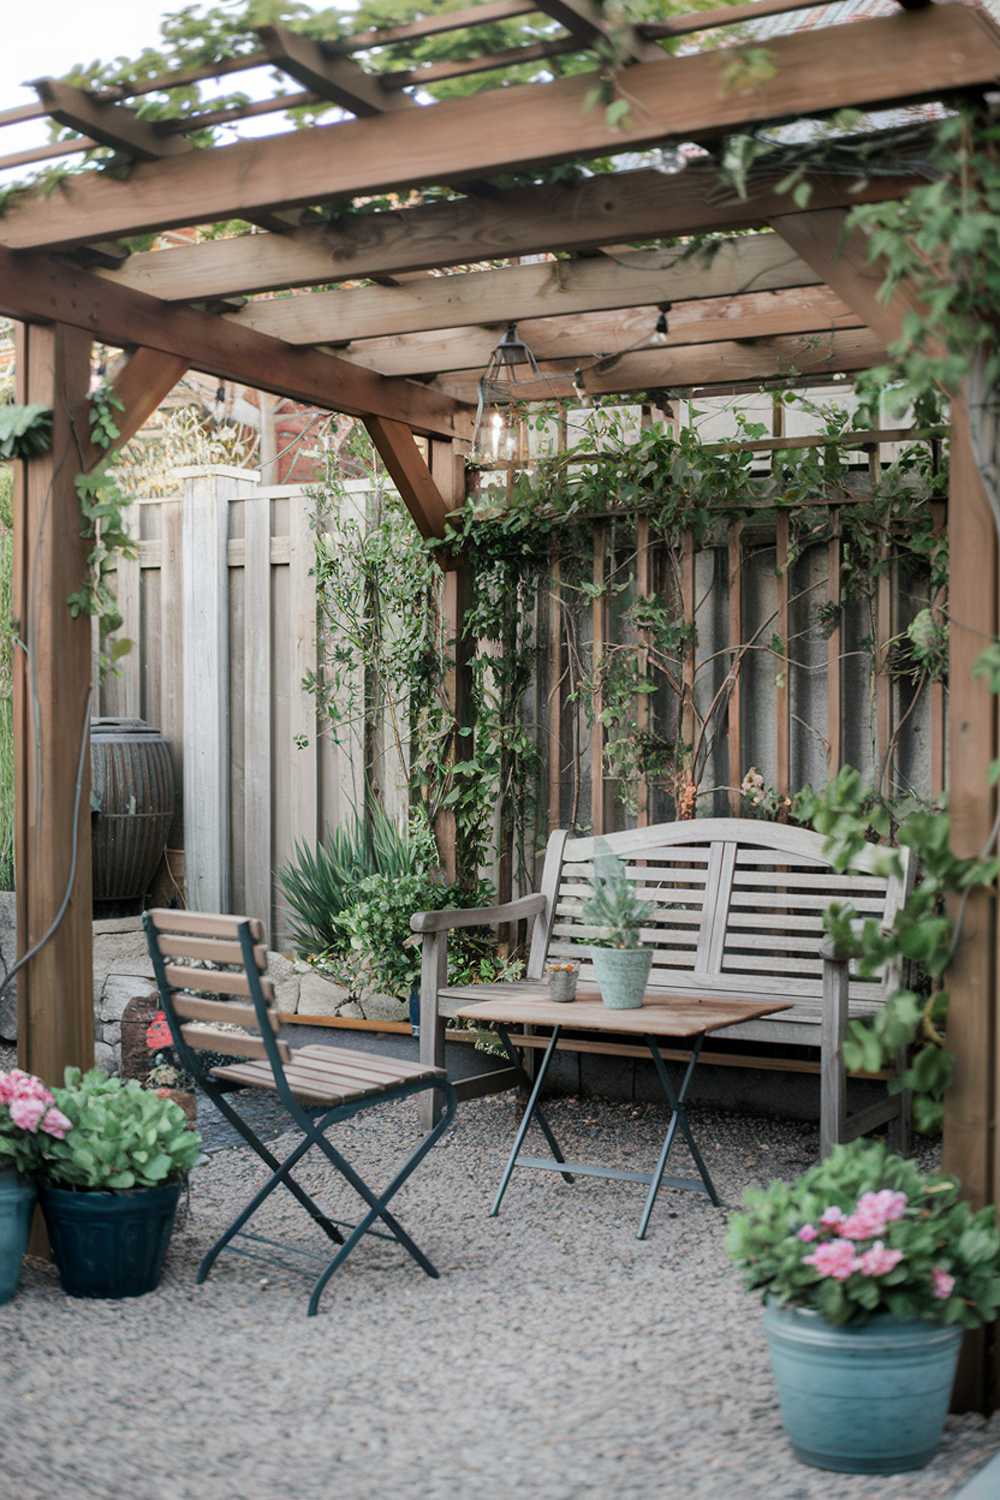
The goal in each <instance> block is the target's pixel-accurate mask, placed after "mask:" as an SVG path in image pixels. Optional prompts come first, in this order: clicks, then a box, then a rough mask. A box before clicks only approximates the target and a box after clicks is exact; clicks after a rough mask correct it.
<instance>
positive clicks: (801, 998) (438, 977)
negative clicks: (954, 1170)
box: [410, 818, 913, 1154]
mask: <svg viewBox="0 0 1000 1500" xmlns="http://www.w3.org/2000/svg"><path fill="white" fill-rule="evenodd" d="M594 842H595V841H594V839H593V838H570V837H569V835H568V834H567V833H566V831H565V830H563V829H560V830H557V831H556V832H555V833H553V834H552V835H551V837H550V839H549V842H548V847H547V849H546V853H545V865H544V869H543V873H542V888H541V891H540V892H539V893H538V894H537V895H533V896H524V897H522V898H521V899H520V900H517V901H512V902H508V903H507V904H506V905H504V906H496V907H489V908H484V909H480V910H468V911H435V912H418V913H417V914H416V915H415V916H414V917H413V918H412V920H411V924H410V925H411V927H412V929H413V931H414V932H418V933H421V934H422V935H423V963H422V978H421V991H420V1048H421V1051H420V1056H421V1061H423V1062H424V1063H426V1064H427V1065H428V1066H432V1067H441V1066H443V1064H444V1032H445V1024H446V1021H447V1019H448V1017H450V1016H454V1015H455V1014H456V1013H457V1012H458V1011H459V1009H460V1008H461V1007H462V1006H463V1005H467V1004H468V1003H469V1002H470V1001H481V1000H488V999H490V998H491V997H493V996H498V997H499V996H502V995H506V996H511V997H512V996H513V995H514V994H515V993H517V992H518V991H520V993H522V994H525V995H527V994H529V993H534V994H536V995H537V993H538V988H539V982H540V981H544V974H545V964H546V962H548V961H550V960H553V959H569V958H573V959H578V960H580V962H581V969H580V977H581V979H584V980H587V979H591V978H592V977H593V967H592V965H591V963H590V956H589V943H590V941H591V940H592V939H593V938H594V937H595V935H596V932H595V929H594V928H591V927H587V926H586V925H585V924H584V922H583V920H582V918H581V916H580V903H581V902H582V900H583V898H584V897H585V895H586V894H587V890H588V886H589V882H590V877H591V873H592V869H593V865H592V860H593V854H594ZM606 842H607V844H608V845H609V846H610V848H611V849H612V850H613V851H614V853H616V854H618V855H619V856H620V857H621V858H622V859H623V860H624V861H625V864H626V868H627V870H628V872H629V876H630V878H632V879H634V880H635V881H636V883H637V885H638V887H639V894H640V895H641V896H642V897H643V898H644V899H647V900H651V901H654V902H656V903H657V906H658V908H659V910H658V911H657V913H656V915H655V917H654V919H653V920H652V922H651V924H650V926H648V927H647V928H644V929H643V931H642V934H641V938H642V941H643V943H648V944H650V945H651V946H652V948H653V964H652V969H651V971H650V978H649V986H650V988H651V989H662V990H663V992H664V993H665V994H669V995H676V996H680V997H684V996H688V997H694V996H698V997H700V998H705V997H708V996H712V997H716V998H720V999H721V998H727V997H732V998H736V997H740V998H743V999H747V1000H760V999H761V998H766V999H775V1000H790V1001H792V1006H791V1009H789V1010H785V1011H783V1012H782V1013H781V1014H780V1015H777V1016H775V1017H774V1018H773V1019H763V1020H757V1021H752V1022H749V1023H744V1024H741V1025H739V1026H734V1027H731V1028H729V1029H727V1030H726V1031H722V1032H718V1033H717V1036H718V1037H726V1038H732V1039H734V1040H735V1039H739V1040H745V1041H753V1042H765V1043H767V1044H768V1046H769V1047H788V1046H803V1045H804V1046H807V1047H816V1048H819V1049H820V1061H821V1067H820V1078H821V1087H820V1130H821V1145H822V1150H823V1152H824V1154H826V1152H828V1151H829V1150H830V1149H831V1148H832V1146H833V1145H834V1144H836V1143H837V1142H838V1141H844V1140H851V1139H853V1138H854V1137H855V1136H857V1135H863V1134H865V1133H866V1132H867V1131H869V1130H873V1129H875V1128H876V1127H877V1126H878V1125H881V1124H885V1123H886V1122H889V1123H891V1125H892V1133H893V1142H894V1145H895V1146H896V1147H897V1149H900V1150H904V1149H906V1148H907V1146H908V1131H909V1109H910V1101H909V1096H908V1095H907V1094H905V1093H900V1094H893V1095H890V1096H889V1098H888V1099H886V1100H885V1101H879V1102H878V1103H876V1104H874V1105H872V1106H871V1107H870V1108H868V1109H866V1110H863V1111H861V1112H860V1113H859V1114H857V1115H855V1116H854V1117H851V1118H849V1117H848V1115H847V1109H846V1075H845V1070H844V1063H843V1040H844V1034H845V1031H846V1028H847V1023H848V1020H849V1019H853V1018H855V1017H859V1016H870V1015H872V1014H874V1013H875V1012H876V1011H877V1010H878V1008H879V1006H881V1005H883V1004H884V1003H885V1001H886V1000H887V998H888V997H889V995H890V994H891V993H892V991H893V990H894V989H895V988H896V986H897V982H898V976H897V975H896V974H894V973H888V972H887V973H883V974H881V975H879V976H877V977H874V978H861V977H860V976H859V975H858V974H857V973H856V972H855V970H854V966H853V965H851V966H848V964H847V963H846V962H843V961H840V960H838V959H836V958H835V957H833V956H832V955H829V956H827V955H826V953H825V952H824V935H823V925H822V917H823V912H824V910H825V909H826V907H827V906H828V905H829V904H830V903H831V902H832V901H841V902H844V903H845V904H846V903H850V904H851V905H853V906H854V907H855V908H856V909H857V911H858V913H859V914H860V916H862V917H864V918H874V920H875V921H877V922H879V923H880V924H882V925H887V924H889V923H891V922H892V920H893V918H894V917H895V914H896V912H897V911H898V910H899V908H900V907H901V906H902V905H903V903H904V901H905V900H906V897H907V894H908V892H909V889H910V886H911V884H912V879H913V866H912V861H911V859H910V854H909V851H908V850H906V849H902V850H899V851H898V852H899V857H900V864H901V870H902V873H901V875H899V876H896V875H890V876H888V877H887V876H886V875H884V874H880V873H879V864H880V855H881V854H884V851H882V850H880V849H879V848H878V847H877V846H875V845H872V846H870V847H866V848H865V849H864V850H862V851H861V853H860V854H859V856H858V859H857V862H856V864H855V866H854V867H853V868H852V870H851V871H850V873H848V874H843V875H842V874H837V873H835V872H834V871H833V869H832V868H831V866H830V862H829V860H828V859H827V858H826V857H825V855H824V852H823V850H824V845H825V839H824V838H823V836H822V835H821V834H818V833H812V832H811V831H809V830H807V829H802V828H790V827H787V826H786V825H784V824H780V823H767V822H763V821H757V820H756V819H746V818H698V819H693V820H691V821H689V822H683V823H663V824H660V825H658V826H656V827H652V828H636V829H631V830H628V831H627V832H624V833H613V834H610V835H608V837H607V841H606ZM522 919H529V920H531V921H532V922H533V929H532V933H531V946H530V953H529V958H528V963H527V970H526V975H525V979H524V980H523V981H521V982H520V983H519V984H514V985H455V986H449V985H448V984H447V983H446V976H447V935H448V931H449V930H452V929H454V928H458V927H476V926H484V925H487V924H490V923H495V922H513V921H520V920H522ZM566 1011H567V1014H566V1020H565V1025H566V1027H571V1026H572V1007H571V1006H567V1007H566ZM517 1077H518V1075H517V1073H516V1072H515V1070H514V1069H510V1068H504V1069H501V1070H498V1071H496V1072H494V1073H487V1074H481V1075H480V1076H479V1077H478V1078H474V1079H466V1080H463V1081H461V1082H458V1083H457V1084H456V1092H457V1093H458V1096H459V1098H474V1097H476V1096H477V1095H480V1094H484V1093H491V1092H494V1091H496V1090H499V1089H504V1088H509V1087H512V1086H513V1085H514V1083H515V1082H516V1081H517Z"/></svg>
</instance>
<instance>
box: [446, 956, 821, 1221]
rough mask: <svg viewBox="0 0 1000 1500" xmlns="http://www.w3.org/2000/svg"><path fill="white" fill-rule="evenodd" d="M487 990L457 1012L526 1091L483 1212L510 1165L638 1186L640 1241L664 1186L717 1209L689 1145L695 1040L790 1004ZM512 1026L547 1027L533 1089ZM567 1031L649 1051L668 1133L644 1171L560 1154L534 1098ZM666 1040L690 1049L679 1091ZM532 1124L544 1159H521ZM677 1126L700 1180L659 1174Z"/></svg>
mask: <svg viewBox="0 0 1000 1500" xmlns="http://www.w3.org/2000/svg"><path fill="white" fill-rule="evenodd" d="M484 988H485V987H484ZM489 988H492V989H493V992H494V993H493V997H492V998H490V999H487V1000H483V1001H480V1002H479V1003H477V1004H476V1005H464V1006H463V1007H462V1009H461V1010H460V1011H459V1012H458V1014H459V1015H460V1016H463V1017H464V1018H465V1019H467V1020H470V1021H493V1022H495V1023H496V1026H497V1030H498V1032H499V1033H500V1037H501V1039H502V1041H503V1044H504V1048H505V1049H506V1052H507V1055H508V1056H509V1058H510V1060H511V1063H512V1065H513V1066H514V1068H516V1069H517V1071H518V1073H519V1074H520V1077H521V1080H522V1082H523V1083H524V1085H525V1087H526V1088H529V1089H530V1093H529V1095H528V1104H527V1108H526V1109H525V1111H524V1115H523V1116H522V1118H521V1123H520V1124H519V1126H518V1127H517V1134H516V1135H515V1136H514V1144H513V1146H512V1147H511V1152H510V1156H509V1157H508V1159H507V1165H506V1167H505V1168H504V1171H503V1176H502V1177H501V1179H500V1186H499V1188H498V1189H497V1195H496V1198H495V1199H494V1202H493V1207H492V1209H491V1210H490V1213H491V1215H496V1214H498V1213H499V1212H500V1205H501V1203H502V1202H503V1197H504V1194H505V1193H506V1191H507V1185H508V1183H509V1182H510V1179H511V1176H512V1174H513V1171H514V1168H515V1167H530V1168H534V1169H536V1170H538V1171H542V1172H558V1173H559V1174H560V1175H561V1176H562V1178H563V1180H564V1181H565V1182H572V1181H573V1179H574V1177H577V1176H579V1177H610V1178H612V1179H614V1180H615V1181H616V1182H642V1183H645V1184H646V1186H647V1189H648V1191H647V1194H646V1202H645V1205H644V1207H643V1210H642V1217H641V1218H640V1220H639V1231H638V1235H637V1238H638V1239H640V1240H641V1239H645V1237H646V1230H647V1228H648V1226H649V1218H650V1215H651V1213H652V1212H653V1205H654V1203H655V1202H656V1195H657V1193H658V1192H659V1190H660V1188H661V1186H662V1185H663V1184H664V1183H665V1184H666V1185H667V1187H672V1188H679V1189H681V1190H683V1191H686V1192H696V1193H704V1194H706V1195H707V1197H708V1198H709V1199H710V1200H711V1202H712V1203H713V1204H714V1205H715V1206H716V1207H717V1208H718V1207H719V1197H718V1194H717V1193H716V1191H715V1187H714V1185H713V1183H712V1179H711V1177H710V1176H709V1173H708V1168H707V1167H706V1166H705V1163H704V1161H703V1160H702V1156H701V1152H700V1151H699V1150H698V1147H697V1146H696V1145H695V1142H694V1137H693V1136H692V1133H691V1125H690V1122H689V1121H688V1117H687V1109H686V1107H685V1100H686V1099H687V1093H688V1089H689V1088H690V1086H691V1079H692V1077H693V1076H694V1070H695V1065H696V1064H697V1061H698V1055H699V1053H700V1052H701V1046H702V1042H703V1041H704V1039H705V1037H706V1036H707V1035H708V1033H709V1032H710V1031H722V1030H724V1028H725V1027H727V1026H735V1025H737V1024H738V1023H739V1022H740V1021H756V1020H758V1019H759V1018H760V1017H761V1016H770V1015H773V1014H774V1013H775V1012H776V1011H779V1010H788V1009H789V1007H790V1005H791V1003H792V1002H791V1001H787V1000H786V1001H778V1000H775V1001H767V1002H764V1003H761V1002H758V1001H755V1000H734V999H728V998H722V997H721V996H713V995H706V997H705V998H704V999H692V998H691V997H689V996H684V997H680V996H671V995H670V994H668V993H665V992H663V991H662V990H659V991H658V990H652V991H648V992H647V993H646V995H645V996H644V998H643V1003H642V1005H641V1007H639V1008H637V1009H635V1010H611V1009H610V1008H609V1007H608V1006H606V1005H605V1004H604V1003H603V1002H602V1000H601V998H600V991H599V990H598V989H597V986H596V985H593V984H581V985H580V986H579V988H578V990H577V998H576V1000H574V1001H570V1002H568V1003H561V1002H557V1001H554V1000H551V999H549V992H548V987H547V986H546V985H545V984H542V983H539V984H538V985H537V986H535V985H531V984H525V983H523V982H522V983H520V984H518V985H517V987H516V988H517V993H516V995H507V996H505V995H503V994H501V993H498V991H500V990H501V988H502V987H501V986H499V985H497V986H491V987H489ZM512 988H513V987H512ZM514 1025H523V1026H532V1027H536V1028H537V1027H543V1028H547V1027H549V1026H551V1028H552V1035H551V1037H550V1038H549V1044H548V1046H547V1047H546V1049H545V1052H544V1054H543V1056H542V1062H541V1065H540V1067H539V1069H538V1072H537V1074H536V1077H535V1081H534V1084H533V1085H532V1084H531V1081H530V1079H529V1078H528V1076H527V1074H526V1073H525V1071H524V1068H523V1066H522V1063H521V1060H520V1058H519V1056H518V1053H517V1049H516V1047H515V1045H514V1043H513V1041H512V1040H511V1036H510V1031H509V1029H508V1028H509V1027H511V1026H514ZM567 1027H568V1028H570V1029H571V1030H573V1031H599V1032H613V1033H616V1034H618V1035H621V1036H641V1037H642V1039H643V1041H644V1042H645V1043H646V1046H647V1047H648V1048H649V1051H650V1055H651V1056H652V1059H653V1065H654V1067H655V1068H656V1073H657V1077H658V1078H659V1081H660V1087H661V1089H662V1090H663V1095H664V1098H665V1099H666V1101H667V1104H668V1106H669V1108H670V1123H669V1125H668V1126H667V1133H666V1135H665V1137H664V1140H663V1146H662V1148H661V1150H660V1155H659V1157H658V1159H657V1162H656V1166H655V1167H654V1168H653V1170H652V1171H651V1172H649V1171H647V1172H640V1171H624V1170H622V1169H620V1168H618V1167H602V1166H595V1165H593V1164H591V1163H588V1162H573V1161H567V1160H566V1158H565V1157H564V1155H563V1153H562V1151H561V1149H560V1147H559V1143H558V1142H557V1140H556V1138H555V1136H554V1134H553V1132H552V1127H551V1126H550V1125H549V1122H548V1120H547V1119H546V1118H545V1116H544V1114H543V1113H542V1111H541V1109H540V1108H539V1103H538V1101H539V1099H540V1097H541V1093H542V1089H543V1087H544V1085H545V1078H546V1075H547V1073H548V1071H549V1066H550V1064H551V1062H552V1059H553V1057H554V1056H555V1052H556V1047H557V1046H558V1043H559V1038H560V1036H561V1034H562V1032H563V1031H564V1030H565V1029H566V1028H567ZM665 1037H671V1038H674V1039H675V1040H680V1041H689V1042H690V1044H691V1057H690V1060H689V1062H688V1065H687V1068H686V1069H685V1072H684V1077H683V1079H682V1081H681V1086H680V1088H679V1089H678V1090H675V1089H674V1087H673V1085H672V1083H671V1081H670V1075H669V1073H668V1072H667V1066H666V1063H665V1062H664V1061H663V1057H662V1055H661V1053H660V1048H659V1041H660V1040H662V1039H663V1038H665ZM533 1119H535V1120H537V1121H538V1124H539V1127H540V1128H541V1131H542V1133H543V1135H544V1136H545V1139H546V1140H547V1141H548V1143H549V1149H550V1150H551V1152H552V1155H551V1156H522V1155H521V1147H522V1146H523V1145H524V1139H525V1136H526V1135H527V1133H528V1126H529V1125H530V1124H531V1121H532V1120H533ZM678 1129H680V1131H681V1133H682V1134H683V1136H684V1139H685V1140H686V1141H687V1145H688V1150H689V1151H690V1152H691V1156H692V1157H693V1159H694V1164H695V1166H696V1167H697V1168H698V1172H699V1177H700V1180H699V1178H696V1177H666V1176H665V1175H664V1173H665V1171H666V1166H667V1161H668V1159H669V1156H670V1152H671V1150H672V1148H673V1144H674V1140H675V1137H676V1135H677V1131H678Z"/></svg>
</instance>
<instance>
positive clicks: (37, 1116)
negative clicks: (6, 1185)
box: [0, 1068, 70, 1174]
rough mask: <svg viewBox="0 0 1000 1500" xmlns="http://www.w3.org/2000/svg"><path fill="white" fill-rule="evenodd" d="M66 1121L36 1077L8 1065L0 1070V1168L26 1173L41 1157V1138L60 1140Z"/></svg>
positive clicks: (52, 1098) (51, 1096)
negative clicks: (6, 1069)
mask: <svg viewBox="0 0 1000 1500" xmlns="http://www.w3.org/2000/svg"><path fill="white" fill-rule="evenodd" d="M69 1128H70V1121H69V1120H68V1119H67V1117H66V1115H64V1114H63V1112H62V1110H61V1109H59V1108H57V1106H56V1101H55V1098H54V1096H53V1095H52V1094H51V1093H50V1091H49V1090H48V1089H47V1088H46V1087H45V1084H44V1083H43V1082H42V1080H41V1079H40V1078H36V1077H35V1076H34V1074H32V1073H23V1072H22V1071H21V1069H20V1068H12V1069H11V1070H10V1072H9V1073H3V1072H0V1171H3V1170H4V1169H5V1168H6V1169H10V1168H11V1167H13V1168H14V1170H15V1171H17V1172H23V1173H25V1174H29V1173H31V1172H33V1171H34V1170H35V1168H36V1167H37V1165H38V1162H39V1160H40V1158H41V1148H42V1141H43V1139H46V1138H48V1139H49V1140H53V1141H56V1140H58V1141H61V1140H63V1138H64V1137H65V1135H66V1132H67V1131H68V1130H69Z"/></svg>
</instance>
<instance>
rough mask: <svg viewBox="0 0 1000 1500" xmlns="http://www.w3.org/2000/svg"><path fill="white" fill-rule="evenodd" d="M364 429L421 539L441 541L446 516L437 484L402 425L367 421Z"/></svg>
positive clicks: (407, 431)
mask: <svg viewBox="0 0 1000 1500" xmlns="http://www.w3.org/2000/svg"><path fill="white" fill-rule="evenodd" d="M365 426H366V427H367V428H368V434H369V436H370V437H371V440H372V442H373V443H374V445H375V449H376V451H377V453H378V455H379V457H380V458H381V460H382V462H383V463H384V464H385V466H386V469H387V470H388V472H389V476H390V478H391V479H392V482H393V484H394V485H395V486H396V489H397V490H398V491H399V495H400V498H401V500H402V501H403V504H404V505H405V506H406V508H407V510H408V511H409V512H410V515H411V516H412V517H413V519H414V521H415V522H416V526H417V530H418V531H419V532H420V535H421V536H422V537H443V536H444V532H445V522H446V520H447V517H448V512H449V510H450V509H452V507H451V506H450V505H448V504H447V503H446V502H445V499H444V497H443V495H442V494H441V491H440V490H439V488H438V486H437V482H436V480H435V478H434V476H433V474H432V473H431V471H430V469H429V468H428V466H427V463H426V462H425V460H424V456H423V454H422V453H421V452H420V449H419V448H418V447H417V445H416V443H415V442H414V440H413V433H412V432H411V431H410V429H409V427H407V426H406V424H405V423H403V422H391V421H389V420H388V419H386V418H385V417H366V418H365Z"/></svg>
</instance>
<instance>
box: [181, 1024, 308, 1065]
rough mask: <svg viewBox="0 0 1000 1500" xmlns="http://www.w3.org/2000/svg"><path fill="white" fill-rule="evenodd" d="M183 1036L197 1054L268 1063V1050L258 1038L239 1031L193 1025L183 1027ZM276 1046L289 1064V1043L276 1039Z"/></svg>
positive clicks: (283, 1059) (282, 1058)
mask: <svg viewBox="0 0 1000 1500" xmlns="http://www.w3.org/2000/svg"><path fill="white" fill-rule="evenodd" d="M181 1035H182V1036H183V1038H184V1040H185V1041H186V1042H187V1044H188V1046H189V1047H191V1048H193V1049H194V1051H196V1052H224V1053H227V1054H229V1055H230V1056H232V1057H257V1058H262V1059H263V1060H264V1061H265V1062H266V1061H267V1049H266V1047H265V1046H264V1043H263V1041H262V1040H261V1039H260V1037H257V1036H244V1035H243V1034H242V1033H241V1032H238V1031H220V1030H218V1028H217V1027H215V1026H196V1025H192V1024H191V1023H188V1024H186V1025H184V1026H182V1027H181ZM275 1046H276V1047H277V1049H278V1054H279V1056H280V1058H281V1061H282V1062H283V1063H287V1062H288V1060H289V1059H290V1057H291V1055H292V1052H291V1048H290V1047H289V1045H288V1043H287V1042H283V1041H281V1040H280V1039H279V1038H276V1039H275Z"/></svg>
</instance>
